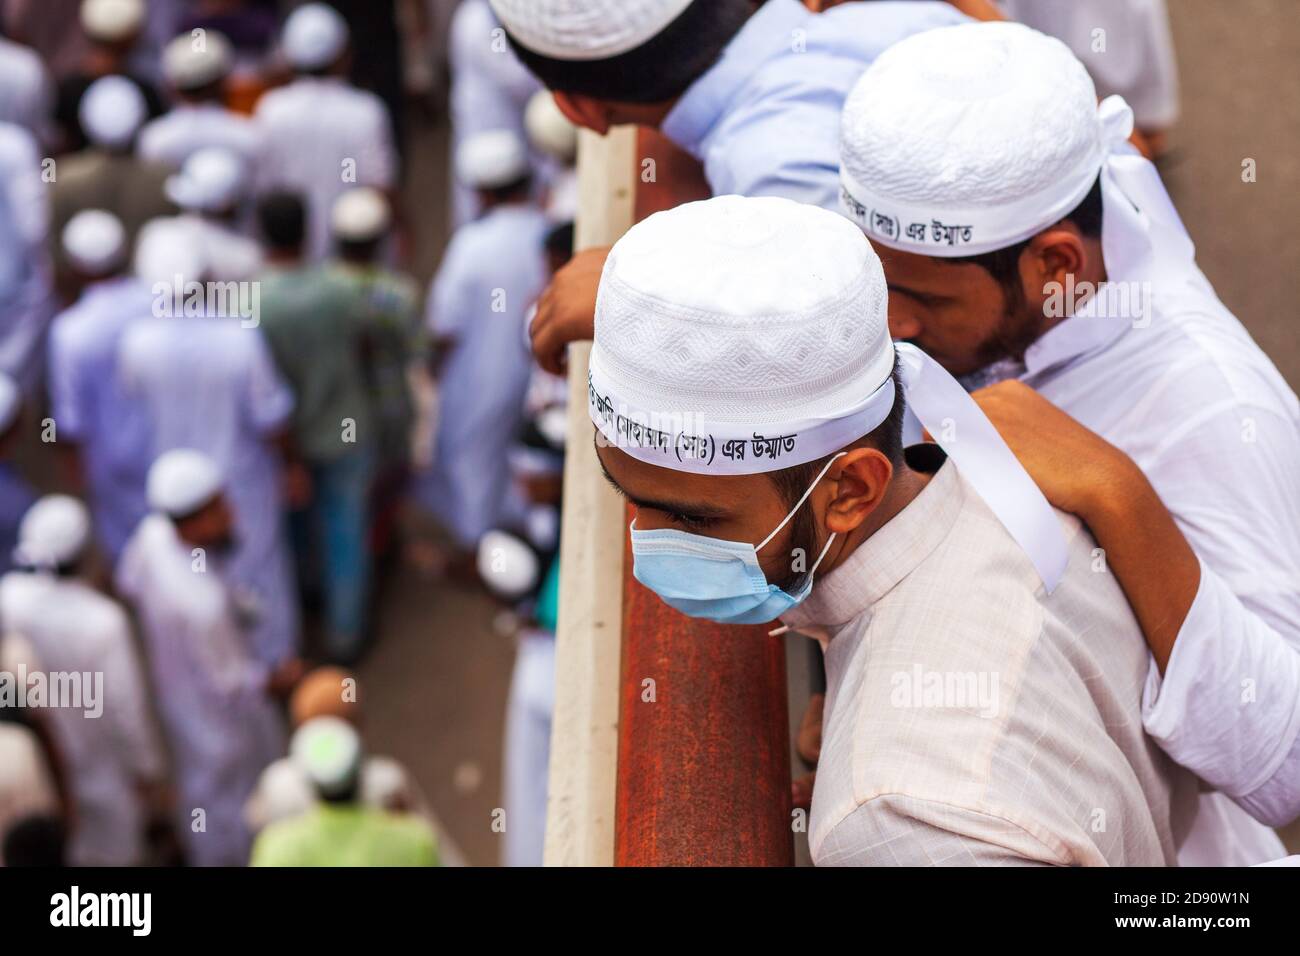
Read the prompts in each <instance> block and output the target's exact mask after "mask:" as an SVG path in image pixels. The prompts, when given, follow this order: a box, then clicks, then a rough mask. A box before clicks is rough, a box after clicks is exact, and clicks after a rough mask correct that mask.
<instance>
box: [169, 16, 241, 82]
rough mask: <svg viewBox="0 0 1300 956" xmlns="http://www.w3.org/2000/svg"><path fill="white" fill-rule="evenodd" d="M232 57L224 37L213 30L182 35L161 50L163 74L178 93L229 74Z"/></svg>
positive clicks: (232, 54) (228, 42)
mask: <svg viewBox="0 0 1300 956" xmlns="http://www.w3.org/2000/svg"><path fill="white" fill-rule="evenodd" d="M195 34H197V35H195ZM233 56H234V53H233V50H232V48H231V46H230V41H229V40H227V39H226V37H225V34H222V33H220V32H218V31H216V30H202V31H199V30H196V31H194V33H182V34H181V35H180V36H178V37H176V38H175V39H174V40H172V41H171V42H170V43H168V44H167V46H166V47H165V48H164V49H163V56H162V66H163V74H164V75H165V76H166V77H167V81H168V82H169V83H171V85H172V86H174V87H176V89H178V90H195V89H199V88H200V87H204V86H208V85H210V84H212V83H215V82H217V80H219V79H221V78H222V77H223V76H225V75H226V74H227V73H229V72H230V65H231V62H232V59H233Z"/></svg>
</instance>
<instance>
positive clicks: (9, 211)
mask: <svg viewBox="0 0 1300 956" xmlns="http://www.w3.org/2000/svg"><path fill="white" fill-rule="evenodd" d="M41 172H42V170H41V159H40V152H39V150H38V147H37V145H36V140H35V139H34V138H33V136H32V134H31V133H29V132H28V131H27V130H26V129H24V128H22V127H21V126H16V125H14V124H12V123H3V122H0V371H2V372H5V373H6V374H8V375H9V376H11V377H12V378H14V379H15V380H17V381H18V382H19V384H20V385H21V386H22V388H23V391H24V393H25V394H26V395H28V396H29V397H30V396H31V395H33V394H34V393H35V392H36V391H37V389H38V387H39V384H40V376H41V373H42V372H43V370H44V367H45V359H44V355H43V354H42V351H41V350H42V348H43V346H44V344H45V333H46V329H47V328H48V326H49V322H50V319H51V317H52V316H53V315H54V311H55V299H54V292H53V283H52V275H53V273H52V270H51V267H50V262H49V256H48V254H47V252H46V245H45V244H46V240H47V232H48V229H49V210H48V205H47V192H46V187H45V181H44V179H43V178H42V175H41Z"/></svg>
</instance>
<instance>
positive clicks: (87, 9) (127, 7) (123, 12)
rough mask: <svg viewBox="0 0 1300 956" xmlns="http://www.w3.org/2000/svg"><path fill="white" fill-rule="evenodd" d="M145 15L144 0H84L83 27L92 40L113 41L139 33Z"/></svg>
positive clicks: (82, 5) (82, 11) (82, 10)
mask: <svg viewBox="0 0 1300 956" xmlns="http://www.w3.org/2000/svg"><path fill="white" fill-rule="evenodd" d="M144 15H145V4H144V0H84V2H83V3H82V4H81V28H82V30H84V31H85V33H86V36H88V37H90V38H91V39H92V40H100V41H103V42H105V43H111V42H113V41H116V40H125V39H127V38H128V37H131V36H134V35H135V34H136V33H139V32H140V27H141V26H142V25H143V24H144Z"/></svg>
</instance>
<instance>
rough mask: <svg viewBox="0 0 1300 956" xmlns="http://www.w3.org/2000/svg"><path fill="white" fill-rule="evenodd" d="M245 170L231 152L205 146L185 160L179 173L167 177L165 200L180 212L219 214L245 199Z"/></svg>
mask: <svg viewBox="0 0 1300 956" xmlns="http://www.w3.org/2000/svg"><path fill="white" fill-rule="evenodd" d="M247 183H248V170H247V169H246V167H245V164H244V161H243V159H242V158H241V157H240V156H239V154H237V153H235V152H234V151H233V150H229V149H225V148H223V147H221V146H205V147H204V148H203V149H199V150H195V151H194V152H193V153H191V154H190V155H189V157H188V158H186V160H185V163H184V165H182V166H181V170H180V172H179V173H176V174H175V175H173V176H169V177H167V182H166V183H165V185H164V191H165V192H166V193H167V198H168V199H170V200H171V201H172V202H174V203H176V205H178V206H180V207H181V208H182V209H187V210H193V211H199V212H218V211H221V210H224V209H229V208H230V207H232V206H234V205H235V204H237V203H238V202H239V201H240V200H241V199H243V198H244V191H245V187H246V186H247Z"/></svg>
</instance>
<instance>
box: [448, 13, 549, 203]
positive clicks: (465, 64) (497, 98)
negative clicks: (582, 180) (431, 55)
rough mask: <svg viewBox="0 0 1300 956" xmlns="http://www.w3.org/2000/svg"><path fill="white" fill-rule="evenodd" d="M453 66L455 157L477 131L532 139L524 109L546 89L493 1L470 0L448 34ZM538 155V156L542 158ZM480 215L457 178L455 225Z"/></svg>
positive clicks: (454, 17)
mask: <svg viewBox="0 0 1300 956" xmlns="http://www.w3.org/2000/svg"><path fill="white" fill-rule="evenodd" d="M447 55H448V59H449V61H450V63H451V131H452V140H451V148H452V155H453V156H454V155H455V150H456V147H457V146H459V145H460V144H461V143H463V142H464V141H465V140H466V138H468V137H470V136H473V135H474V134H475V133H483V132H487V131H489V130H494V129H508V130H513V131H514V132H516V133H518V134H519V135H520V137H526V134H525V131H524V110H525V109H526V108H527V106H528V100H529V99H530V98H531V97H532V95H533V94H534V93H536V92H537V91H538V90H540V89H541V88H542V84H541V83H540V82H538V80H537V78H536V77H535V76H533V75H532V74H531V73H530V72H528V68H527V67H526V66H524V65H523V63H521V62H520V61H519V57H517V56H515V53H514V50H512V49H511V48H510V43H509V41H508V40H507V39H506V36H505V31H504V30H503V29H502V27H501V24H500V23H499V22H497V18H496V16H495V15H494V14H493V13H492V8H491V7H490V6H488V3H487V0H464V2H463V3H461V4H460V6H458V7H457V8H456V12H455V13H454V14H452V18H451V26H450V28H449V31H448V36H447ZM536 158H537V157H534V159H536ZM476 215H478V200H477V199H476V198H475V196H474V191H473V190H472V189H470V188H469V187H467V186H465V185H464V184H463V183H461V182H460V181H459V180H458V179H456V178H455V177H454V176H453V178H452V224H453V225H456V226H459V225H461V224H462V223H465V222H469V221H470V220H471V219H473V218H474V217H475V216H476Z"/></svg>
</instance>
